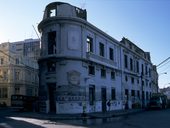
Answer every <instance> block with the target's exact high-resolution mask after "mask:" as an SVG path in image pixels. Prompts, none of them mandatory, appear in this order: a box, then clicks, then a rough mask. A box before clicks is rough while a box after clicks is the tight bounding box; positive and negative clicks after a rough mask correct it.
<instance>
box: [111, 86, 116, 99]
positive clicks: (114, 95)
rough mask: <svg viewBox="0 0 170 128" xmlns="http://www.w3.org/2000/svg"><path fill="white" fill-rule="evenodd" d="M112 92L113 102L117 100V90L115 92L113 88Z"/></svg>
mask: <svg viewBox="0 0 170 128" xmlns="http://www.w3.org/2000/svg"><path fill="white" fill-rule="evenodd" d="M111 91H112V92H111V96H112V97H111V98H112V100H116V90H115V88H112V90H111Z"/></svg>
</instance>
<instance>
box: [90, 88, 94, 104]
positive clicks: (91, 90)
mask: <svg viewBox="0 0 170 128" xmlns="http://www.w3.org/2000/svg"><path fill="white" fill-rule="evenodd" d="M94 101H95V86H94V85H92V86H90V87H89V103H90V105H94Z"/></svg>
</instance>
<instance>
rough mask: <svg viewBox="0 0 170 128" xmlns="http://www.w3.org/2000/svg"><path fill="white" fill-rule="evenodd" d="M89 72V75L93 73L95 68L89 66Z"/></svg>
mask: <svg viewBox="0 0 170 128" xmlns="http://www.w3.org/2000/svg"><path fill="white" fill-rule="evenodd" d="M89 74H90V75H95V68H94V66H91V65H90V66H89Z"/></svg>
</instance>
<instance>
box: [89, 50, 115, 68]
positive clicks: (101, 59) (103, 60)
mask: <svg viewBox="0 0 170 128" xmlns="http://www.w3.org/2000/svg"><path fill="white" fill-rule="evenodd" d="M86 57H87V59H89V60H92V61H95V62H97V63H100V64H104V65H108V66H111V67H117V66H118V65H117V62H114V61H113V60H109V59H107V58H104V57H102V56H99V55H95V54H93V53H91V52H87V53H86Z"/></svg>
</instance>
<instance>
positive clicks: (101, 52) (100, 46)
mask: <svg viewBox="0 0 170 128" xmlns="http://www.w3.org/2000/svg"><path fill="white" fill-rule="evenodd" d="M99 49H100V56H103V57H104V44H102V43H100V44H99Z"/></svg>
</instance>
